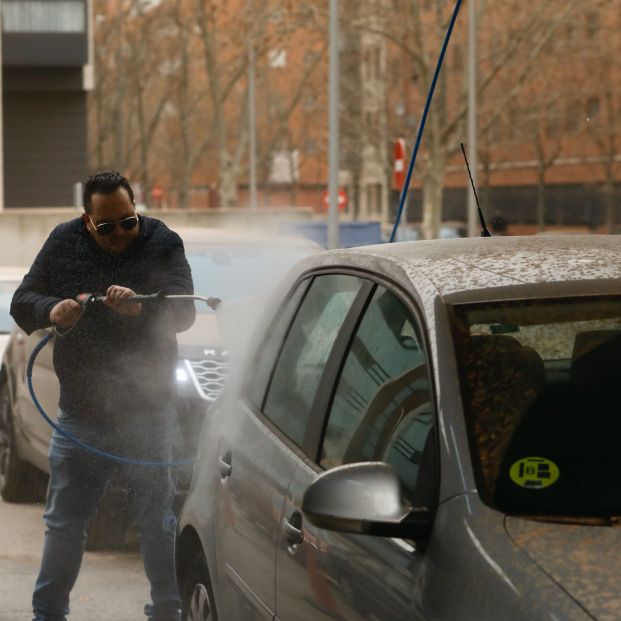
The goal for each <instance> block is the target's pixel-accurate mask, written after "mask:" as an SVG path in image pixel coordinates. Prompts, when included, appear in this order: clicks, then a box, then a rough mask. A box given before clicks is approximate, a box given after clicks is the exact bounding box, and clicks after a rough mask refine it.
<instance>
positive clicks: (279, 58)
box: [267, 49, 287, 69]
mask: <svg viewBox="0 0 621 621" xmlns="http://www.w3.org/2000/svg"><path fill="white" fill-rule="evenodd" d="M267 59H268V62H269V64H270V67H271V68H272V69H281V68H282V67H286V66H287V50H276V49H274V50H270V51H269V52H268V53H267Z"/></svg>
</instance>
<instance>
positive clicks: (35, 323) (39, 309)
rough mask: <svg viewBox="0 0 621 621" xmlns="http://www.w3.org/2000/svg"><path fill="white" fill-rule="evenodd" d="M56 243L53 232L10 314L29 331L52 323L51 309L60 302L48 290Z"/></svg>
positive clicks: (19, 291)
mask: <svg viewBox="0 0 621 621" xmlns="http://www.w3.org/2000/svg"><path fill="white" fill-rule="evenodd" d="M54 245H55V244H54V241H53V238H52V236H51V235H50V237H48V239H47V241H46V242H45V244H43V248H41V250H40V251H39V254H38V255H37V257H36V259H35V260H34V263H33V264H32V267H31V268H30V270H29V272H28V273H27V274H26V276H24V280H23V281H22V283H21V285H20V286H19V287H18V288H17V290H16V291H15V293H14V295H13V300H12V301H11V315H12V317H13V319H15V321H16V322H17V325H18V326H19V327H20V328H21V329H22V330H24V332H26V333H27V334H30V333H31V332H34V331H35V330H38V329H40V328H47V327H48V326H50V325H51V322H50V311H51V310H52V308H53V307H54V306H55V305H56V304H57V303H58V302H60V301H61V298H59V297H56V296H53V295H52V294H51V291H50V290H49V287H50V278H49V265H50V262H51V261H53V254H54V253H53V246H54Z"/></svg>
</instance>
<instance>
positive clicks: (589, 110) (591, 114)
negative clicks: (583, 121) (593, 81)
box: [586, 97, 600, 123]
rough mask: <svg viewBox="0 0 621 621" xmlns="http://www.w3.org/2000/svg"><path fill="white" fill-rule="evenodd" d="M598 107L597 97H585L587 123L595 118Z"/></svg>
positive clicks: (597, 114)
mask: <svg viewBox="0 0 621 621" xmlns="http://www.w3.org/2000/svg"><path fill="white" fill-rule="evenodd" d="M599 108H600V103H599V97H589V98H588V99H587V102H586V115H587V122H588V123H593V122H595V121H596V120H597V117H598V116H599Z"/></svg>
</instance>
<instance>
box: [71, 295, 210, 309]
mask: <svg viewBox="0 0 621 621" xmlns="http://www.w3.org/2000/svg"><path fill="white" fill-rule="evenodd" d="M75 299H76V302H78V303H79V304H80V305H81V306H86V305H88V304H94V303H95V304H101V303H103V301H104V300H105V299H106V296H105V295H97V294H96V293H79V294H78V295H77V296H76V298H75ZM158 300H197V301H199V302H205V304H207V306H209V308H212V309H213V310H216V309H217V308H218V306H220V304H221V303H222V300H221V299H220V298H206V297H203V296H202V295H180V294H178V295H164V294H163V293H162V292H161V291H158V292H157V293H148V294H147V293H137V294H136V295H132V297H130V298H127V299H126V300H124V301H125V302H153V301H158Z"/></svg>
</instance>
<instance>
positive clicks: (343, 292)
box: [263, 274, 364, 446]
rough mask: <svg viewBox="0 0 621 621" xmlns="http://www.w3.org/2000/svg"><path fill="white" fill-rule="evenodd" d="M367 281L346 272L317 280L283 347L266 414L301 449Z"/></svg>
mask: <svg viewBox="0 0 621 621" xmlns="http://www.w3.org/2000/svg"><path fill="white" fill-rule="evenodd" d="M363 283H364V281H363V280H362V279H360V278H356V277H354V276H347V275H342V274H327V275H324V276H318V277H316V278H315V279H314V280H313V282H312V284H311V286H310V289H309V291H308V292H307V294H306V296H305V297H304V300H303V302H302V304H301V306H300V309H299V311H298V313H297V315H296V317H295V319H294V321H293V324H292V326H291V329H290V330H289V334H288V335H287V338H286V341H285V343H284V345H283V348H282V351H281V353H280V356H279V359H278V362H277V364H276V368H275V370H274V374H273V376H272V381H271V383H270V386H269V389H268V394H267V398H266V400H265V405H264V408H263V413H264V414H265V416H266V417H267V418H268V419H269V420H271V421H272V422H273V423H274V424H275V425H276V426H277V427H278V428H279V429H280V430H281V431H282V432H283V433H284V434H285V435H287V436H288V437H289V438H290V439H291V440H293V442H295V443H296V444H297V445H298V446H301V445H302V444H303V441H304V436H305V434H306V427H307V424H308V419H309V416H310V413H311V410H312V407H313V403H314V400H315V397H316V394H317V389H318V387H319V383H320V381H321V377H322V374H323V371H324V368H325V365H326V362H327V361H328V358H329V356H330V352H331V351H332V348H333V346H334V343H335V341H336V338H337V336H338V333H339V331H340V329H341V327H342V325H343V323H344V322H345V319H346V317H347V315H348V313H349V311H350V309H351V307H352V304H353V302H354V300H355V298H356V296H357V294H358V292H359V291H360V289H361V287H362V285H363Z"/></svg>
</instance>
